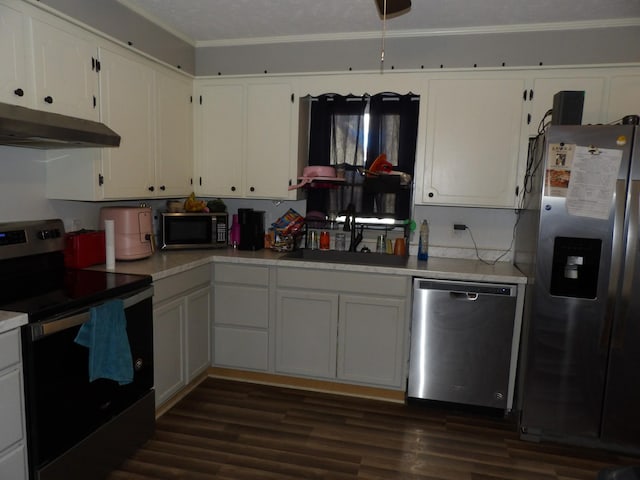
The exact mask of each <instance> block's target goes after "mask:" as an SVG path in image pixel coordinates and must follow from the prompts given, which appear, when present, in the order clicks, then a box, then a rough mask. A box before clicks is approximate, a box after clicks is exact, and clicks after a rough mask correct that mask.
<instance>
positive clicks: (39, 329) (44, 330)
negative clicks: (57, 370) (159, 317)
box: [29, 287, 153, 341]
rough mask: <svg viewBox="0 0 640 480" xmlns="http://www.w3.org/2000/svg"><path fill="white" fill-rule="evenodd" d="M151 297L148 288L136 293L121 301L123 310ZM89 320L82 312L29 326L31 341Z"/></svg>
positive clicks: (150, 290) (85, 312)
mask: <svg viewBox="0 0 640 480" xmlns="http://www.w3.org/2000/svg"><path fill="white" fill-rule="evenodd" d="M152 296H153V287H149V288H147V289H145V290H143V291H142V292H139V293H136V294H135V295H131V296H130V297H126V298H124V299H123V303H124V308H125V309H126V308H129V307H132V306H133V305H135V304H137V303H140V302H142V301H143V300H146V299H147V298H151V297H152ZM90 318H91V314H90V313H89V311H88V310H87V311H84V312H82V313H77V314H75V315H70V316H68V317H62V318H58V319H56V320H50V321H46V320H45V321H42V322H37V323H33V324H31V325H29V329H30V333H31V340H32V341H36V340H40V339H41V338H44V337H46V336H49V335H53V334H54V333H58V332H62V331H64V330H68V329H70V328H73V327H77V326H78V325H82V324H83V323H86V322H88V321H89V319H90Z"/></svg>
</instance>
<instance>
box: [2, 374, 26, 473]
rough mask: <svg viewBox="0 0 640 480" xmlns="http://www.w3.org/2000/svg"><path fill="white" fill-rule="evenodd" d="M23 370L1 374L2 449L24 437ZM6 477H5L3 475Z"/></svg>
mask: <svg viewBox="0 0 640 480" xmlns="http://www.w3.org/2000/svg"><path fill="white" fill-rule="evenodd" d="M21 376H22V372H21V370H20V369H18V368H14V369H13V370H9V371H5V372H3V374H1V375H0V419H1V420H2V429H1V431H0V451H2V450H4V449H6V448H7V447H9V446H10V445H12V444H14V443H17V442H19V441H20V440H21V439H22V428H23V424H22V422H23V417H22V381H21ZM1 478H5V477H1Z"/></svg>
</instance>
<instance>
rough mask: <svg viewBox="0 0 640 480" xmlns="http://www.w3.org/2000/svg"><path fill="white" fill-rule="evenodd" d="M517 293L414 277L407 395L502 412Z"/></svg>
mask: <svg viewBox="0 0 640 480" xmlns="http://www.w3.org/2000/svg"><path fill="white" fill-rule="evenodd" d="M516 293H517V287H516V286H515V285H507V284H502V285H498V284H490V283H471V282H458V281H440V280H428V279H421V278H415V279H414V280H413V318H412V322H411V354H410V364H409V383H408V387H407V397H409V398H420V399H428V400H438V401H444V402H455V403H461V404H467V405H476V406H483V407H493V408H502V409H504V408H505V407H506V406H507V396H508V395H507V391H508V388H509V370H510V365H511V351H512V348H511V346H512V339H513V326H514V319H515V311H516Z"/></svg>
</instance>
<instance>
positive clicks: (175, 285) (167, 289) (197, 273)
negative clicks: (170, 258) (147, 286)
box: [153, 265, 211, 304]
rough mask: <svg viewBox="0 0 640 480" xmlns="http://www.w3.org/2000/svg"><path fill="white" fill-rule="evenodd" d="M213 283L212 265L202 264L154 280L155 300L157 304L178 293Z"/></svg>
mask: <svg viewBox="0 0 640 480" xmlns="http://www.w3.org/2000/svg"><path fill="white" fill-rule="evenodd" d="M209 283H211V265H202V266H201V267H196V268H193V269H191V270H187V271H186V272H180V273H177V274H175V275H171V276H170V277H167V278H163V279H160V280H158V281H156V282H153V289H154V302H155V303H156V304H157V303H159V302H162V301H164V300H167V299H169V298H171V297H175V296H176V295H180V294H182V293H184V292H187V291H189V290H192V289H194V288H196V287H199V286H201V285H206V284H209Z"/></svg>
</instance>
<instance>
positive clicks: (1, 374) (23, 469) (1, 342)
mask: <svg viewBox="0 0 640 480" xmlns="http://www.w3.org/2000/svg"><path fill="white" fill-rule="evenodd" d="M19 333H20V330H19V329H15V330H10V331H8V332H6V333H2V334H0V424H1V425H2V428H0V478H2V479H4V478H6V479H11V480H26V479H27V452H26V448H25V439H26V434H25V418H24V398H23V393H22V391H23V388H22V362H21V356H20V334H19Z"/></svg>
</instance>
